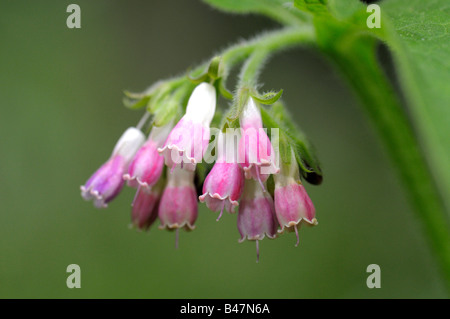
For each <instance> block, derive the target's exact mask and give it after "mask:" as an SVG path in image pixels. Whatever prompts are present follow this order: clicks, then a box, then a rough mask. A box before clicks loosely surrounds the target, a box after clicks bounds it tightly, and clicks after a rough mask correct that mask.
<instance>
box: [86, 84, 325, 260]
mask: <svg viewBox="0 0 450 319" xmlns="http://www.w3.org/2000/svg"><path fill="white" fill-rule="evenodd" d="M216 95H217V93H216V89H215V87H214V86H213V85H211V84H208V83H206V82H203V83H201V84H199V85H197V86H196V87H195V88H194V89H193V91H192V93H191V95H190V97H189V100H188V102H187V106H186V109H185V110H186V111H185V113H184V115H183V116H182V117H181V119H179V121H178V122H176V121H175V117H174V118H173V119H172V120H171V121H167V123H165V124H164V125H161V126H157V125H155V124H154V125H153V126H152V129H151V131H150V133H149V135H148V138H147V139H146V138H145V135H144V133H143V132H142V131H141V130H140V129H138V128H129V129H128V130H126V131H125V133H124V134H123V136H122V137H121V138H120V139H119V141H118V142H117V144H116V146H115V148H114V151H113V153H112V155H111V157H110V159H109V160H108V161H107V162H106V163H105V164H103V166H101V167H100V169H99V170H98V171H97V172H95V173H94V174H93V175H92V177H91V178H89V180H88V181H87V182H86V184H85V185H84V186H81V192H82V197H83V198H84V199H86V200H90V199H93V200H94V204H95V206H96V207H106V206H107V204H108V203H109V202H110V201H111V200H112V199H114V198H115V197H116V196H117V195H118V194H119V192H120V191H121V189H122V187H123V185H124V183H125V182H126V183H127V185H128V186H130V187H132V188H136V195H135V197H134V200H133V203H132V209H131V219H132V223H133V225H134V226H135V227H136V228H138V229H142V230H147V229H148V228H149V227H150V226H151V225H152V224H153V223H155V221H156V220H158V219H159V221H160V226H159V228H160V229H168V230H176V245H177V246H178V232H179V229H181V228H184V229H185V230H192V229H194V228H195V221H196V219H197V217H198V201H200V202H202V203H205V204H206V206H207V207H208V208H209V209H210V210H212V211H214V212H220V213H219V216H218V218H217V220H219V219H220V218H221V216H222V215H223V211H224V210H226V211H227V212H228V213H235V212H236V208H238V216H237V228H238V230H239V233H240V235H241V238H240V240H239V241H240V242H242V241H244V240H245V239H247V240H251V241H255V242H256V247H257V256H258V258H259V246H258V243H259V241H260V240H262V239H263V238H264V237H266V236H267V237H269V238H275V237H277V236H278V235H279V234H281V233H283V232H284V231H285V230H287V231H295V233H296V236H297V245H298V242H299V239H298V227H299V226H300V224H301V223H302V222H305V223H306V224H309V225H315V224H317V220H316V218H315V209H314V205H313V204H312V201H311V199H310V198H309V196H308V194H307V193H306V190H305V188H304V186H303V185H302V183H301V181H300V171H299V164H298V162H297V159H296V156H295V150H294V148H293V147H292V146H289V148H288V153H289V154H290V156H289V157H288V158H287V159H288V160H286V159H284V160H281V161H280V160H279V146H278V145H272V143H273V142H274V141H273V140H274V139H273V138H272V141H271V139H270V138H269V136H268V135H267V132H266V129H265V128H264V126H263V120H262V116H261V108H260V106H259V105H258V102H257V100H255V99H254V98H253V97H252V96H248V97H247V98H246V100H245V103H244V104H243V108H242V110H241V112H240V113H239V118H238V119H239V121H238V123H239V127H238V128H236V129H235V130H233V132H232V134H230V132H229V131H230V128H228V129H222V130H216V129H214V128H213V127H211V122H212V120H213V118H214V115H215V112H216V98H217V97H216ZM175 123H176V124H175ZM272 129H273V128H272ZM213 133H215V134H213ZM210 146H212V147H210ZM274 146H275V147H274ZM211 149H214V153H215V155H214V159H215V161H214V163H210V164H213V165H212V167H211V166H210V167H209V173H208V174H207V175H206V174H205V176H206V178H204V181H200V185H202V188H201V189H202V192H201V194H200V193H199V194H197V190H196V186H199V185H196V183H195V180H196V173H197V171H198V170H197V166H198V165H204V162H205V159H206V153H207V151H208V150H211ZM197 177H198V175H197ZM197 184H198V183H197Z"/></svg>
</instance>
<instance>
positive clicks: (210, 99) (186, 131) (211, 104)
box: [158, 82, 216, 171]
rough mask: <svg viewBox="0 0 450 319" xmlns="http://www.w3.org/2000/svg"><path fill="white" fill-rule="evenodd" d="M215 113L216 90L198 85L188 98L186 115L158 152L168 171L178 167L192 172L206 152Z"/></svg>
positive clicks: (205, 85) (206, 85)
mask: <svg viewBox="0 0 450 319" xmlns="http://www.w3.org/2000/svg"><path fill="white" fill-rule="evenodd" d="M215 110H216V90H215V88H214V87H213V86H212V85H211V84H208V83H205V82H204V83H201V84H199V85H198V86H197V87H196V88H195V89H194V91H193V92H192V94H191V96H190V98H189V101H188V105H187V107H186V113H185V114H184V116H183V117H182V118H181V120H180V121H179V122H178V124H177V125H176V126H175V127H174V128H173V130H172V131H171V132H170V134H169V136H168V138H167V140H166V142H165V144H164V147H162V148H158V152H160V153H161V154H162V155H163V156H164V161H165V163H166V165H167V166H168V167H170V168H172V169H173V168H174V167H175V166H177V165H180V166H181V167H182V168H185V169H187V170H190V171H194V170H195V166H196V164H197V163H199V162H200V161H201V160H202V158H203V155H204V154H205V152H206V148H207V146H208V143H209V138H210V127H209V126H210V124H211V121H212V118H213V116H214V112H215Z"/></svg>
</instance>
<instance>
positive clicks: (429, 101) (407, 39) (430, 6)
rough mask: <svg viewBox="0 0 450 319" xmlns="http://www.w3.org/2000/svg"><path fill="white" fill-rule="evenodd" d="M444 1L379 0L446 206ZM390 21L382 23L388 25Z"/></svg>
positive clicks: (449, 143) (449, 43) (448, 115)
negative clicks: (392, 30) (380, 0)
mask: <svg viewBox="0 0 450 319" xmlns="http://www.w3.org/2000/svg"><path fill="white" fill-rule="evenodd" d="M449 4H450V3H449V1H448V0H434V1H420V0H392V1H384V2H382V3H381V11H382V13H383V18H385V17H386V18H389V21H387V19H384V21H382V23H385V22H386V23H385V25H386V27H389V28H392V29H394V30H395V31H396V32H389V33H387V34H386V37H387V38H386V40H387V42H388V44H389V45H390V46H391V48H392V52H393V53H394V56H395V61H396V62H397V66H398V70H399V71H400V78H401V84H402V87H403V89H404V91H405V93H406V94H405V95H406V98H407V100H408V102H409V105H410V107H411V109H412V115H413V121H414V123H415V124H416V125H417V127H418V129H419V132H420V134H421V138H422V139H423V142H424V146H425V150H426V154H427V157H428V159H429V160H430V162H431V169H432V171H433V173H434V175H435V177H436V178H437V180H438V183H440V186H441V189H442V190H443V194H442V195H443V197H444V199H445V200H447V208H449V207H450V198H449V196H446V195H448V194H449V192H450V33H449V23H450V6H449ZM388 22H389V23H391V25H387V23H388Z"/></svg>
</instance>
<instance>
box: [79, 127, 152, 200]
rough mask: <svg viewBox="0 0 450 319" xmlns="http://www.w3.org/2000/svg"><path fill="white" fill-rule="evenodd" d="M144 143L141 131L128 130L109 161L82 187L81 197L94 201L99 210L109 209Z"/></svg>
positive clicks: (131, 128) (132, 128)
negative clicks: (109, 203)
mask: <svg viewBox="0 0 450 319" xmlns="http://www.w3.org/2000/svg"><path fill="white" fill-rule="evenodd" d="M144 141H145V136H144V134H143V133H142V132H141V131H140V130H138V129H137V128H134V127H130V128H128V129H127V130H126V131H125V132H124V133H123V134H122V136H121V138H120V139H119V141H118V142H117V143H116V146H115V147H114V150H113V153H112V155H111V157H110V158H109V160H108V161H107V162H106V163H104V164H103V165H102V166H101V167H100V168H99V169H98V170H97V171H96V172H95V173H94V174H93V175H92V176H91V178H89V180H88V181H87V182H86V184H85V185H84V186H81V187H80V189H81V196H82V197H83V198H84V199H85V200H91V199H93V200H94V205H95V206H96V207H98V208H104V207H107V206H108V205H107V204H108V202H110V201H111V200H112V199H114V198H115V197H116V196H117V195H118V194H119V193H120V191H121V189H122V187H123V184H124V180H123V178H122V176H123V174H124V172H125V171H126V170H127V168H128V165H129V163H130V161H131V160H132V158H133V156H134V154H135V153H136V151H137V150H138V149H139V147H140V146H141V145H142V143H144Z"/></svg>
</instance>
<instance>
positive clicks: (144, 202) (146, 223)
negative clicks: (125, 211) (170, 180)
mask: <svg viewBox="0 0 450 319" xmlns="http://www.w3.org/2000/svg"><path fill="white" fill-rule="evenodd" d="M163 186H164V181H163V180H162V179H160V180H159V181H158V183H156V185H154V186H152V187H151V188H150V187H149V188H145V187H141V186H139V187H138V189H137V191H136V195H135V197H134V200H133V203H132V204H131V206H132V208H131V221H132V224H133V226H135V227H137V228H138V229H140V230H147V229H149V228H150V226H151V225H152V224H153V223H154V222H155V220H156V219H157V218H158V204H159V200H160V198H161V192H162V188H163Z"/></svg>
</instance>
